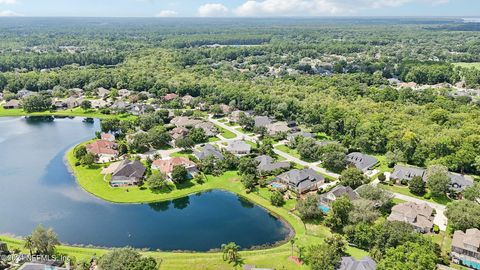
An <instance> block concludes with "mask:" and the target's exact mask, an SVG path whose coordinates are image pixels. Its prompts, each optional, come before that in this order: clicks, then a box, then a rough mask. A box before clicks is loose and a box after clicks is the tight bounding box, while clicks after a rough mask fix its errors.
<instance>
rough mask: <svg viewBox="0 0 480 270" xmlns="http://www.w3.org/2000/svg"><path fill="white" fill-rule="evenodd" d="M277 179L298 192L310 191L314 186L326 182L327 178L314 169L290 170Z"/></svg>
mask: <svg viewBox="0 0 480 270" xmlns="http://www.w3.org/2000/svg"><path fill="white" fill-rule="evenodd" d="M276 179H277V180H278V181H281V182H284V183H287V184H288V185H290V186H293V187H295V189H297V191H304V190H307V189H310V188H311V187H312V186H314V185H317V184H319V183H321V182H323V181H325V178H324V177H323V176H322V175H321V174H319V173H317V172H316V171H314V170H313V169H303V170H297V169H295V170H290V171H288V172H285V173H282V174H280V175H279V176H277V178H276Z"/></svg>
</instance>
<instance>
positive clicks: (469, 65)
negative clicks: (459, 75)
mask: <svg viewBox="0 0 480 270" xmlns="http://www.w3.org/2000/svg"><path fill="white" fill-rule="evenodd" d="M454 65H455V66H457V67H463V68H476V69H480V63H479V62H476V63H454Z"/></svg>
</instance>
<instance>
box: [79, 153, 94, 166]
mask: <svg viewBox="0 0 480 270" xmlns="http://www.w3.org/2000/svg"><path fill="white" fill-rule="evenodd" d="M95 159H96V157H95V155H94V154H92V153H87V154H86V155H85V156H83V157H82V160H81V163H82V164H83V165H84V166H87V167H91V166H92V165H93V164H94V163H95Z"/></svg>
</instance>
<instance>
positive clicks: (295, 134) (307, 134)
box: [287, 131, 315, 142]
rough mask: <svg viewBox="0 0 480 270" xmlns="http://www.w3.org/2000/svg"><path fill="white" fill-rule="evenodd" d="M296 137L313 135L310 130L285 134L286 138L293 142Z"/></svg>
mask: <svg viewBox="0 0 480 270" xmlns="http://www.w3.org/2000/svg"><path fill="white" fill-rule="evenodd" d="M297 137H302V138H312V139H313V138H314V137H315V136H314V135H313V134H312V133H310V132H302V131H300V132H295V133H292V134H289V135H288V136H287V140H288V141H290V142H293V141H294V140H296V138H297Z"/></svg>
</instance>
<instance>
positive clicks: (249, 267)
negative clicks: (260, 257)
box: [243, 264, 275, 270]
mask: <svg viewBox="0 0 480 270" xmlns="http://www.w3.org/2000/svg"><path fill="white" fill-rule="evenodd" d="M243 270H275V269H273V268H258V267H256V266H255V265H251V264H245V265H244V266H243Z"/></svg>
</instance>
